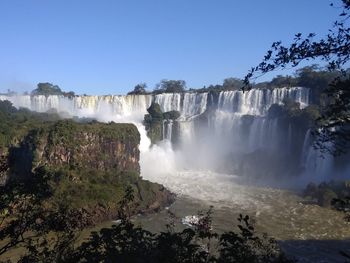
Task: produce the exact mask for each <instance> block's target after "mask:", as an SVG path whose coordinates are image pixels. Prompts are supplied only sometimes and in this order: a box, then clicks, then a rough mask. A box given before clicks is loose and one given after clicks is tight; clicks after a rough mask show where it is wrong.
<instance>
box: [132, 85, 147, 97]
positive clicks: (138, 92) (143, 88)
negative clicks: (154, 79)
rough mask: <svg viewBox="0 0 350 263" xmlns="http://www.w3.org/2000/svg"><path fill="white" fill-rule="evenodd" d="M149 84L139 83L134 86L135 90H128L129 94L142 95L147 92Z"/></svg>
mask: <svg viewBox="0 0 350 263" xmlns="http://www.w3.org/2000/svg"><path fill="white" fill-rule="evenodd" d="M146 89H147V84H146V83H139V84H137V85H136V86H135V87H134V90H133V91H130V92H128V95H142V94H147V91H146Z"/></svg>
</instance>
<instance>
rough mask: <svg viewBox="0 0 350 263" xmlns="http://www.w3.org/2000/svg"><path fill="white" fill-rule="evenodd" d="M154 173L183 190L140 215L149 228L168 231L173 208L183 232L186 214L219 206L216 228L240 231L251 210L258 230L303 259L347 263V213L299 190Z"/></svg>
mask: <svg viewBox="0 0 350 263" xmlns="http://www.w3.org/2000/svg"><path fill="white" fill-rule="evenodd" d="M154 176H155V177H154V178H152V176H150V175H149V176H147V177H146V178H145V179H149V180H151V181H156V182H158V183H162V184H163V185H165V186H166V187H167V188H169V189H170V190H171V191H173V192H174V193H176V194H177V199H176V201H175V202H174V203H173V204H172V205H171V206H170V207H169V208H168V209H166V210H163V211H161V212H160V213H157V214H150V215H140V216H138V217H137V218H136V219H135V220H136V222H137V223H138V224H141V225H142V226H143V227H145V228H146V229H148V230H151V231H155V232H158V231H162V230H165V225H166V224H167V223H169V220H170V217H169V213H168V211H171V212H172V213H174V214H175V216H176V219H175V223H176V229H178V230H181V229H183V228H184V227H185V226H184V225H183V224H182V223H181V219H182V218H183V217H185V216H187V215H195V214H197V213H198V212H199V211H206V210H208V209H209V207H210V206H214V213H213V229H214V231H216V232H223V231H228V230H235V231H238V229H237V227H236V226H237V223H238V221H237V217H238V215H239V214H240V213H242V214H247V215H249V216H250V217H251V218H252V219H253V220H254V222H255V226H256V231H257V232H258V233H268V235H269V236H271V237H274V238H275V239H277V240H278V241H279V242H280V244H281V245H282V247H283V249H284V250H285V252H286V253H287V254H289V255H293V256H295V257H296V258H297V259H298V260H299V262H344V259H343V258H342V257H341V256H340V255H339V250H340V249H342V250H347V249H350V241H349V240H350V224H349V223H347V222H346V221H345V220H344V215H343V214H342V213H340V212H338V211H334V210H331V209H328V208H322V207H320V206H318V205H315V204H309V203H307V202H305V200H304V199H303V198H302V197H301V195H300V194H299V193H298V192H297V191H291V190H284V189H278V188H271V187H262V186H261V187H259V186H251V185H246V184H245V183H244V182H242V180H241V178H240V177H239V176H234V175H227V174H218V173H214V172H210V171H191V170H184V171H179V172H176V173H175V174H169V173H168V174H167V173H163V174H159V173H158V174H155V175H154Z"/></svg>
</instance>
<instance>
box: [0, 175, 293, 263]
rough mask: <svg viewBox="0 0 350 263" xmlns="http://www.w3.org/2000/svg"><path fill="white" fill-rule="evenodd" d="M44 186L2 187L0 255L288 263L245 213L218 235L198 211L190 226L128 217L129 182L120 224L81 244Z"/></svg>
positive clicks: (66, 213) (69, 214)
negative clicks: (154, 225)
mask: <svg viewBox="0 0 350 263" xmlns="http://www.w3.org/2000/svg"><path fill="white" fill-rule="evenodd" d="M48 188H49V185H48V184H47V181H46V180H45V178H41V179H40V180H39V179H38V182H37V184H36V185H33V186H31V188H30V189H29V188H28V187H27V186H26V185H19V184H17V185H12V186H10V185H8V186H6V189H1V190H2V192H1V207H0V209H1V221H0V222H1V225H0V239H1V242H0V258H1V257H2V258H4V259H6V258H7V257H6V253H8V252H11V251H13V250H15V251H16V249H17V251H20V253H18V257H17V258H11V261H9V262H23V263H24V262H135V263H136V262H137V263H142V262H174V263H175V262H188V263H190V262H220V263H221V262H291V261H289V260H287V259H286V257H285V256H284V255H283V253H282V252H281V251H280V249H279V247H278V246H277V243H276V241H275V240H273V239H272V238H268V237H267V236H266V235H262V236H260V235H257V234H256V233H255V231H254V227H253V225H252V223H251V221H250V218H249V216H242V215H240V217H239V218H238V220H239V224H238V229H239V231H238V232H234V231H230V232H226V233H224V234H222V235H219V234H217V233H214V232H213V231H212V230H211V213H212V210H211V209H210V210H209V211H208V212H207V213H202V214H201V215H200V220H199V222H198V223H197V224H196V225H195V227H194V228H187V229H185V230H183V231H181V232H175V231H174V222H171V223H170V224H169V225H167V231H165V232H161V233H157V234H155V233H151V232H149V231H147V230H144V229H143V228H141V227H139V226H135V225H134V224H133V223H132V222H131V220H130V203H132V202H133V200H134V196H133V190H132V188H131V187H128V188H127V189H126V191H125V195H124V198H123V199H122V201H121V202H120V203H119V205H120V207H121V209H120V214H119V218H120V223H118V224H116V225H113V226H112V227H111V228H104V229H101V230H100V231H99V232H93V233H91V235H90V236H89V238H88V239H87V240H86V241H85V242H84V243H82V244H78V243H77V242H76V240H77V237H78V235H79V233H80V231H81V229H80V228H79V220H80V219H81V218H79V217H78V216H77V215H76V214H75V213H74V210H72V209H70V208H68V207H62V206H61V207H60V206H57V207H54V206H47V204H46V203H45V200H47V198H48V196H49V194H48V193H49V192H48V191H47V189H48Z"/></svg>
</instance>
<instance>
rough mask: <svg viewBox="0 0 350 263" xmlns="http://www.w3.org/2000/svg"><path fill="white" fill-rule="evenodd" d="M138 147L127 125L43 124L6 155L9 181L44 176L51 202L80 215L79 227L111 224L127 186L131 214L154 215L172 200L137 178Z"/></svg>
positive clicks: (137, 139)
mask: <svg viewBox="0 0 350 263" xmlns="http://www.w3.org/2000/svg"><path fill="white" fill-rule="evenodd" d="M139 142H140V135H139V132H138V130H137V128H136V126H134V125H132V124H121V123H118V124H117V123H109V124H104V123H98V122H91V123H76V122H73V121H71V120H62V121H58V122H51V123H44V124H42V125H40V126H38V127H37V128H34V129H31V130H30V131H29V132H28V134H27V135H26V136H25V137H24V139H23V140H22V141H21V142H20V143H19V144H18V145H17V146H13V147H10V148H9V149H8V150H7V152H8V162H7V164H8V167H9V180H21V181H23V180H28V181H29V182H30V181H31V179H32V178H34V176H36V175H37V174H41V175H42V174H45V175H46V176H47V177H49V178H50V180H51V181H52V183H51V185H52V201H53V202H63V203H64V204H69V206H71V207H72V208H73V209H76V210H77V211H80V214H81V218H82V222H81V223H82V226H85V225H93V224H95V223H98V222H101V221H104V220H109V219H116V218H117V217H118V212H119V211H118V203H119V202H120V200H121V199H122V197H123V195H124V192H125V189H126V187H127V186H131V187H132V189H133V190H134V197H135V198H134V201H133V202H132V204H131V212H132V213H147V212H152V211H157V210H159V209H161V208H162V207H164V206H166V205H168V204H169V203H171V202H172V201H173V198H174V196H173V195H172V194H171V193H170V192H169V191H168V190H166V189H165V188H164V187H163V186H161V185H159V184H155V183H151V182H149V181H145V180H143V179H142V178H141V177H140V166H139V156H140V152H139V149H138V145H139ZM0 154H1V152H0ZM0 162H1V160H0ZM5 163H6V162H5ZM0 164H1V163H0ZM38 171H39V172H38Z"/></svg>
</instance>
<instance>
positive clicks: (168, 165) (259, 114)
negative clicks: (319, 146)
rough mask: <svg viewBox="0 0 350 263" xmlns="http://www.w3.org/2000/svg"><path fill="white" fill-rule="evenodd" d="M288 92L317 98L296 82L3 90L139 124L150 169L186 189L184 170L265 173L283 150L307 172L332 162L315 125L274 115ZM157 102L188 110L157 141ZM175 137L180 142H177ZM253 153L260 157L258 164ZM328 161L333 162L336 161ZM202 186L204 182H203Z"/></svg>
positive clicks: (63, 110) (34, 104) (32, 103)
mask: <svg viewBox="0 0 350 263" xmlns="http://www.w3.org/2000/svg"><path fill="white" fill-rule="evenodd" d="M285 99H289V100H291V101H294V102H298V103H299V104H300V106H301V108H304V107H306V106H307V105H308V104H309V90H308V89H306V88H300V87H294V88H280V89H273V90H269V89H253V90H251V91H247V92H244V93H243V92H241V91H221V92H209V93H196V92H191V93H183V94H180V93H174V94H172V93H164V94H157V95H127V96H74V97H71V98H68V97H63V96H56V95H50V96H29V95H28V96H25V95H23V96H10V97H7V96H0V100H9V101H11V102H12V103H13V104H14V106H16V107H26V108H29V109H31V110H34V111H38V112H46V111H48V110H50V109H56V110H57V111H58V112H59V113H60V114H62V116H68V115H70V116H78V117H86V118H95V119H97V120H99V121H103V122H108V121H114V122H131V123H134V124H135V125H136V126H137V127H138V129H139V132H140V135H141V143H140V152H141V159H140V165H141V174H142V176H143V177H145V178H146V179H149V180H152V181H156V182H159V183H163V184H164V185H165V186H167V187H169V188H170V189H171V190H174V191H176V192H181V191H185V188H186V187H185V185H183V189H182V190H181V187H180V186H179V184H178V182H180V180H177V174H179V173H182V175H184V176H183V177H182V178H190V177H188V174H189V173H190V174H191V172H190V171H191V170H195V172H193V180H194V181H195V180H196V179H195V177H196V174H197V175H198V174H200V173H199V172H198V171H202V172H201V173H202V174H203V173H205V172H204V171H208V170H211V171H220V172H224V173H228V174H238V175H244V174H248V175H251V174H253V175H258V177H259V176H260V177H261V176H262V175H259V173H260V172H261V173H264V174H266V173H267V174H268V176H269V174H271V173H272V172H271V171H269V170H267V171H264V169H260V167H263V166H264V165H266V164H268V166H271V160H274V158H275V159H276V158H277V157H278V158H281V157H283V156H288V157H289V158H291V157H290V156H292V157H293V158H294V159H297V160H298V162H297V163H296V164H297V165H298V166H299V167H301V168H303V167H304V168H305V169H304V171H305V172H304V173H313V171H312V170H315V169H313V168H312V167H314V166H315V165H316V166H317V165H323V166H324V164H320V163H321V162H320V159H319V158H318V157H317V152H315V151H314V150H312V147H311V143H310V140H311V139H310V138H309V134H308V133H307V131H305V132H304V133H303V132H300V131H297V130H295V129H293V128H292V126H291V125H289V126H287V128H286V127H284V124H283V123H282V122H280V121H279V120H278V119H277V118H275V119H274V118H268V117H267V114H268V111H269V109H270V107H271V106H272V105H273V104H282V103H283V101H284V100H285ZM152 101H153V102H156V103H158V104H159V105H160V108H161V110H162V111H163V112H168V111H178V112H180V118H179V119H178V120H176V121H164V123H163V138H164V140H163V141H162V142H160V143H159V144H157V145H153V146H152V147H151V142H150V139H149V138H148V137H147V133H146V130H145V127H144V126H143V124H142V121H143V118H144V115H145V114H146V113H147V108H148V107H149V106H150V105H151V103H152ZM175 136H176V138H175ZM175 139H176V142H177V143H176V145H174V144H172V143H171V142H172V141H174V140H175ZM173 149H175V150H173ZM294 155H295V156H294ZM276 156H277V157H276ZM303 156H304V157H303ZM278 158H277V159H278ZM227 160H229V161H227ZM247 160H254V161H255V163H254V164H252V163H249V162H247ZM275 161H276V162H278V160H275ZM324 162H327V165H329V166H330V167H331V166H332V165H331V162H332V160H329V161H328V160H327V161H324ZM273 165H274V164H273ZM323 166H322V167H323ZM252 170H253V171H252ZM275 170H276V171H274V172H276V173H281V170H279V169H277V168H276V169H275ZM184 171H185V172H184ZM282 172H283V170H282ZM293 172H294V171H292V172H291V173H293ZM299 173H300V171H299ZM207 174H210V176H211V178H212V179H214V178H217V180H221V179H220V178H221V177H222V176H220V175H218V176H215V173H213V172H210V173H207ZM294 175H296V174H294ZM178 178H179V177H178ZM225 178H226V177H225ZM322 179H324V178H322ZM186 180H187V179H186ZM264 180H266V178H264ZM207 181H208V180H207ZM182 184H184V183H183V181H182ZM188 185H189V186H188V191H185V192H186V193H187V194H189V193H191V191H193V189H192V188H193V187H194V186H193V184H188ZM217 185H220V184H219V183H218V184H217ZM196 187H197V188H198V189H199V188H200V181H198V182H197V184H196ZM207 190H208V191H212V190H210V189H207ZM197 192H198V191H197ZM199 192H200V193H202V194H203V193H204V192H205V191H204V190H203V189H201V190H200V191H199ZM194 195H196V194H194ZM197 197H198V196H197Z"/></svg>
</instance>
